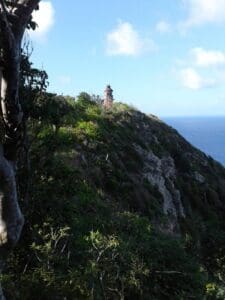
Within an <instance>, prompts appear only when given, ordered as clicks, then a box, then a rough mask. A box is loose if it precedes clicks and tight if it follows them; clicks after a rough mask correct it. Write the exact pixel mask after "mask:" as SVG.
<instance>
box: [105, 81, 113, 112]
mask: <svg viewBox="0 0 225 300" xmlns="http://www.w3.org/2000/svg"><path fill="white" fill-rule="evenodd" d="M113 100H114V99H113V90H112V88H111V86H110V85H107V86H106V89H105V97H104V101H103V106H104V107H105V108H111V107H112V105H113Z"/></svg>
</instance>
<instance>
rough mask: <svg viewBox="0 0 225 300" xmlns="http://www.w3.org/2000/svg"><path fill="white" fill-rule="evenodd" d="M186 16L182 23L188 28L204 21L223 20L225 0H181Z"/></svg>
mask: <svg viewBox="0 0 225 300" xmlns="http://www.w3.org/2000/svg"><path fill="white" fill-rule="evenodd" d="M183 3H184V5H185V6H186V8H187V10H188V18H187V20H186V22H185V23H184V24H183V26H184V27H186V28H189V27H192V26H198V25H202V24H205V23H223V22H225V0H183Z"/></svg>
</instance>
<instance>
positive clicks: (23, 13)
mask: <svg viewBox="0 0 225 300" xmlns="http://www.w3.org/2000/svg"><path fill="white" fill-rule="evenodd" d="M39 2H40V0H19V1H18V2H17V7H16V8H15V10H14V14H15V15H16V16H18V17H19V20H20V24H21V25H22V26H23V28H24V29H25V27H26V25H27V23H28V22H29V19H30V17H31V14H32V12H33V11H34V10H35V9H36V8H37V7H38V4H39Z"/></svg>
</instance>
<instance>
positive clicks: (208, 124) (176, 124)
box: [162, 116, 225, 166]
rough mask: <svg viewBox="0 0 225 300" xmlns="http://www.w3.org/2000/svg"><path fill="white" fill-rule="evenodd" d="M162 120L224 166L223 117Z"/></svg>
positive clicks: (224, 118) (224, 132)
mask: <svg viewBox="0 0 225 300" xmlns="http://www.w3.org/2000/svg"><path fill="white" fill-rule="evenodd" d="M162 120H163V121H164V122H166V123H167V124H168V125H170V126H172V127H173V128H175V129H176V130H177V131H178V132H179V133H180V134H181V135H182V136H183V137H184V138H185V139H186V140H187V141H188V142H190V143H191V144H192V145H193V146H195V147H197V148H198V149H200V150H202V151H203V152H205V153H206V154H207V155H210V156H211V157H212V158H214V159H215V160H217V161H219V162H220V163H221V164H223V165H224V166H225V116H224V117H168V118H162Z"/></svg>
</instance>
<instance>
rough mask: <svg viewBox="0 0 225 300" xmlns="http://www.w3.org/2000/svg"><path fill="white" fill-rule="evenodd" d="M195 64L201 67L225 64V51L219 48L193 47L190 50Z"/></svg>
mask: <svg viewBox="0 0 225 300" xmlns="http://www.w3.org/2000/svg"><path fill="white" fill-rule="evenodd" d="M190 54H191V56H192V58H193V61H194V64H195V65H196V66H199V67H212V66H219V65H224V64H225V53H223V52H221V51H218V50H204V49H203V48H200V47H199V48H193V49H192V50H191V51H190Z"/></svg>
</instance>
